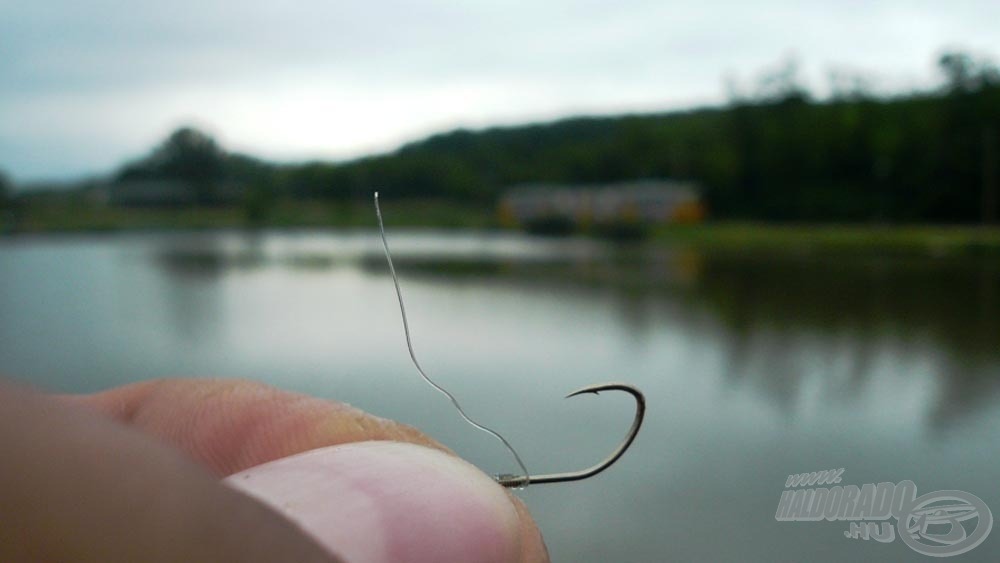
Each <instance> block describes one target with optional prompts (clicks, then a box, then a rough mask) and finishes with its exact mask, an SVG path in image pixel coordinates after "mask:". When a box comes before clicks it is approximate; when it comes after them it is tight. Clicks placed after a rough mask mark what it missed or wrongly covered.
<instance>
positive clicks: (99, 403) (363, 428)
mask: <svg viewBox="0 0 1000 563" xmlns="http://www.w3.org/2000/svg"><path fill="white" fill-rule="evenodd" d="M410 444H412V445H410ZM329 446H335V447H329ZM0 447H2V451H3V452H4V456H2V457H0V522H3V525H0V560H2V561H68V560H72V561H137V560H142V561H181V560H183V561H340V560H343V559H340V557H342V556H345V555H346V556H349V557H350V559H349V560H351V561H362V562H363V561H382V560H384V559H379V557H383V558H385V557H388V558H389V559H388V560H402V559H403V558H406V559H407V560H411V561H424V560H428V561H429V560H433V559H426V558H429V557H445V558H447V557H452V558H455V557H458V558H459V559H455V560H468V561H521V562H532V563H534V562H544V561H548V555H547V553H546V550H545V545H544V542H543V541H542V538H541V534H540V533H539V531H538V528H537V526H536V525H535V523H534V521H533V520H532V518H531V516H530V515H529V514H528V511H527V509H526V508H525V506H524V505H523V503H521V501H520V500H518V499H517V498H516V497H514V496H513V495H511V494H509V493H508V492H507V491H506V490H504V489H502V488H500V487H499V486H498V485H496V484H495V483H493V482H492V480H490V479H489V477H487V476H485V475H483V474H482V473H481V472H479V471H478V470H476V469H475V468H473V467H472V466H470V465H468V464H466V463H465V462H463V461H461V460H458V459H457V458H456V457H455V456H454V455H453V454H452V453H451V452H450V451H448V450H447V449H446V448H444V447H443V446H442V445H440V444H438V443H437V442H435V441H434V440H432V439H430V438H429V437H427V436H425V435H424V434H422V433H420V432H419V431H417V430H415V429H413V428H410V427H408V426H405V425H402V424H399V423H396V422H393V421H389V420H385V419H381V418H378V417H375V416H372V415H370V414H367V413H364V412H362V411H360V410H358V409H355V408H353V407H350V406H348V405H345V404H342V403H337V402H332V401H326V400H321V399H317V398H313V397H308V396H304V395H298V394H294V393H288V392H285V391H281V390H278V389H274V388H271V387H268V386H265V385H261V384H259V383H255V382H251V381H242V380H222V379H163V380H155V381H148V382H142V383H136V384H133V385H128V386H124V387H120V388H116V389H111V390H108V391H104V392H101V393H96V394H92V395H85V396H65V395H64V396H50V395H43V394H40V393H38V392H36V391H33V390H29V389H25V388H21V387H17V386H14V385H12V384H10V383H3V382H2V381H0ZM304 452H308V453H304ZM227 477H228V479H226V478H227ZM442 499H443V500H442ZM293 500H294V501H295V502H292V501H293ZM408 503H409V504H408ZM358 506H364V507H366V509H364V510H361V509H357V508H355V507H358ZM396 507H405V508H406V510H403V511H396V510H395V508H396ZM372 514H375V515H379V516H380V517H379V519H378V520H377V521H375V522H374V523H372V522H367V521H366V520H365V518H366V517H369V518H368V520H371V519H372V518H370V516H371V515H372ZM452 516H456V518H455V521H450V520H451V518H452ZM352 526H353V528H352ZM365 526H368V527H367V528H366V527H365ZM372 526H378V528H373V527H372ZM462 526H465V527H464V528H463V527H462ZM353 529H356V530H359V531H358V532H357V533H351V530H353ZM372 530H375V531H376V532H378V533H370V532H371V531H372ZM456 530H457V531H456ZM451 534H455V535H457V536H460V537H451ZM442 546H443V547H442ZM435 549H437V551H436V552H435V551H434V550H435ZM435 553H436V554H437V555H435ZM338 554H339V555H338ZM442 554H444V555H442ZM456 554H457V555H456ZM422 558H425V559H422Z"/></svg>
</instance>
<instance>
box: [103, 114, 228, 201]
mask: <svg viewBox="0 0 1000 563" xmlns="http://www.w3.org/2000/svg"><path fill="white" fill-rule="evenodd" d="M225 163H226V153H225V151H223V150H222V148H220V147H219V145H218V144H217V143H216V142H215V139H213V138H212V137H210V136H209V135H207V134H205V133H203V132H201V131H198V130H197V129H194V128H191V127H182V128H181V129H178V130H176V131H174V132H173V133H172V134H171V135H170V136H169V137H167V139H166V140H165V141H164V142H163V143H162V144H160V146H159V147H157V148H156V149H155V150H154V151H153V152H152V154H150V155H149V156H147V157H146V158H144V159H141V160H139V161H137V162H133V163H131V164H128V165H127V166H125V168H124V169H122V171H121V172H120V173H119V174H118V179H119V180H120V181H122V180H150V179H158V180H178V181H181V182H184V183H186V184H187V185H188V186H189V187H190V188H191V189H192V190H194V194H195V198H196V200H197V201H198V203H202V204H205V203H214V202H215V199H216V196H217V190H218V185H219V183H220V182H221V180H222V179H223V175H224V172H225Z"/></svg>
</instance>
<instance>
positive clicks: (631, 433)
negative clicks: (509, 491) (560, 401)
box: [497, 383, 646, 487]
mask: <svg viewBox="0 0 1000 563" xmlns="http://www.w3.org/2000/svg"><path fill="white" fill-rule="evenodd" d="M601 391H624V392H626V393H628V394H629V395H632V398H633V399H635V417H634V418H633V419H632V427H631V428H629V430H628V434H626V435H625V439H624V440H622V442H621V444H619V445H618V447H617V448H615V451H613V452H611V455H609V456H608V457H607V458H605V459H604V461H601V462H600V463H598V464H597V465H594V466H592V467H589V468H587V469H583V470H580V471H569V472H566V473H549V474H547V475H528V476H527V477H526V476H523V475H500V476H498V477H497V482H498V483H500V484H501V485H502V486H504V487H525V486H528V485H537V484H541V483H565V482H568V481H579V480H581V479H586V478H588V477H593V476H594V475H597V474H598V473H600V472H601V471H604V470H605V469H607V468H608V467H611V465H612V464H614V463H615V462H616V461H618V458H620V457H621V456H622V454H624V453H625V450H627V449H628V448H629V446H631V445H632V441H633V440H635V437H636V435H637V434H638V433H639V428H640V427H641V426H642V419H643V417H644V416H645V415H646V397H645V396H644V395H643V394H642V391H640V390H639V389H637V388H635V387H633V386H631V385H629V384H627V383H598V384H596V385H588V386H587V387H584V388H582V389H577V390H576V391H573V392H572V393H570V394H569V395H566V398H567V399H568V398H570V397H575V396H577V395H581V394H583V393H593V394H595V395H596V394H598V393H600V392H601Z"/></svg>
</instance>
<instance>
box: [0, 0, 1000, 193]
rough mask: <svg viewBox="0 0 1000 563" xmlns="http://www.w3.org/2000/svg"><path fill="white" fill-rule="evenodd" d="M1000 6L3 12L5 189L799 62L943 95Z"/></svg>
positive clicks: (388, 3) (658, 100)
mask: <svg viewBox="0 0 1000 563" xmlns="http://www.w3.org/2000/svg"><path fill="white" fill-rule="evenodd" d="M998 21H1000V2H998V1H997V0H964V1H963V0H952V1H948V2H945V1H940V0H933V1H923V0H906V1H904V0H900V1H896V0H885V1H873V2H862V1H857V0H840V1H832V2H806V1H795V0H760V1H757V2H737V1H733V2H721V1H712V0H699V1H695V2H690V1H688V2H669V1H647V0H616V1H609V0H577V1H573V0H533V1H499V0H468V1H466V2H464V3H460V2H456V1H448V2H445V1H439V0H419V1H411V2H406V1H401V0H367V1H360V0H359V1H354V0H350V1H347V0H341V1H336V0H304V1H298V2H296V1H293V0H283V1H282V0H244V1H240V2H236V1H232V2H221V1H214V0H171V1H169V2H166V1H161V2H155V3H154V2H146V1H144V0H116V1H112V0H31V1H23V0H0V170H5V171H7V173H8V174H10V175H11V176H13V177H14V179H15V180H18V181H36V180H43V179H67V178H73V177H79V176H81V175H86V174H95V173H106V172H109V171H111V170H113V169H114V168H115V167H117V166H118V165H119V164H121V163H122V161H123V160H124V159H127V158H132V157H136V156H140V155H142V154H144V153H145V152H147V151H148V150H149V149H150V148H151V147H152V146H153V145H154V144H155V143H157V142H158V141H159V140H161V139H162V138H164V137H165V136H166V135H167V134H168V133H169V132H170V131H171V130H172V129H173V128H175V127H177V126H179V125H182V124H193V125H196V126H199V127H202V128H204V129H205V130H207V131H208V132H210V133H211V134H213V135H215V136H216V137H217V138H218V139H219V140H220V141H221V142H222V143H223V145H224V146H226V147H227V148H230V149H234V150H240V151H247V152H251V153H253V154H257V155H260V156H263V157H266V158H272V159H278V160H302V159H307V158H326V159H343V158H350V157H354V156H359V155H363V154H368V153H371V152H377V151H385V150H391V149H392V148H395V147H396V146H398V145H399V144H400V143H403V142H406V141H409V140H415V139H417V138H420V137H421V136H424V135H427V134H429V133H433V132H437V131H442V130H447V129H451V128H455V127H459V126H464V127H483V126H487V125H493V124H513V123H520V122H525V121H535V120H543V119H544V120H548V119H552V118H557V117H561V116H567V115H574V114H583V113H586V114H592V113H601V114H605V113H616V112H623V111H657V110H664V109H675V108H685V107H692V106H696V105H704V104H713V103H721V102H723V101H724V100H725V99H726V84H727V81H728V82H729V83H735V84H738V85H742V86H741V87H742V88H744V89H747V90H751V89H752V85H753V83H754V80H755V77H757V76H759V75H760V74H761V73H762V72H764V71H765V70H766V69H767V68H773V67H775V66H776V65H778V64H780V63H781V61H782V60H786V59H788V58H789V57H792V58H794V59H796V60H797V61H798V62H799V66H800V68H801V70H802V76H803V79H804V81H805V82H806V84H807V85H808V86H810V87H811V88H812V89H813V90H814V91H816V92H819V93H823V92H825V91H826V89H827V88H828V84H829V82H828V79H827V77H828V74H829V73H830V71H832V70H840V71H848V72H851V73H858V74H862V75H866V76H869V77H872V78H873V79H874V80H873V83H874V85H875V86H876V88H878V89H881V90H883V91H894V90H899V89H911V88H926V87H930V86H932V85H934V84H935V83H936V81H937V80H938V78H937V74H936V67H935V65H934V61H935V59H936V57H937V56H938V55H939V54H940V52H941V50H942V49H945V48H954V47H957V48H961V49H965V50H968V51H971V52H974V53H978V54H981V55H988V56H996V55H1000V32H998V29H1000V28H998V25H1000V24H998Z"/></svg>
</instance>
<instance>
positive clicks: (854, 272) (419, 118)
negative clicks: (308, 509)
mask: <svg viewBox="0 0 1000 563" xmlns="http://www.w3.org/2000/svg"><path fill="white" fill-rule="evenodd" d="M3 14H4V16H3V18H0V76H2V77H3V78H2V79H0V171H2V173H0V233H2V234H0V372H2V373H4V374H5V375H7V376H10V377H14V378H17V379H21V380H23V381H27V382H31V383H33V384H36V385H38V386H41V387H44V388H48V389H51V390H55V391H61V392H89V391H95V390H98V389H103V388H107V387H110V386H113V385H119V384H124V383H128V382H131V381H136V380H140V379H146V378H153V377H163V376H175V375H180V376H190V377H198V376H235V377H248V378H253V379H257V380H260V381H264V382H267V383H270V384H273V385H276V386H279V387H282V388H285V389H290V390H296V391H302V392H306V393H311V394H314V395H317V396H321V397H327V398H330V399H336V400H340V401H345V402H348V403H351V404H354V405H357V406H359V407H362V408H364V409H366V410H369V411H371V412H373V413H375V414H378V415H381V416H386V417H391V418H395V419H399V420H402V421H404V422H406V423H409V424H412V425H415V426H417V427H420V428H422V429H424V430H425V431H427V432H428V433H429V434H431V435H432V436H434V437H436V438H437V439H439V440H440V441H442V442H443V443H445V444H446V445H448V446H449V447H451V448H452V449H454V450H455V451H457V452H458V453H460V454H461V455H463V456H464V457H467V458H468V459H470V460H471V461H473V462H474V463H476V464H477V465H478V466H479V467H481V468H483V469H484V471H487V472H491V473H497V472H512V471H513V470H514V469H515V467H514V466H513V462H512V460H511V459H509V458H508V456H507V455H506V453H505V451H504V450H503V448H502V446H499V445H498V444H497V443H496V442H494V441H492V440H490V439H489V438H488V437H486V436H485V435H483V434H481V433H478V432H477V431H476V430H474V429H472V428H471V427H468V426H467V425H465V424H464V423H463V422H462V421H461V419H460V418H459V416H458V414H457V413H455V412H453V411H452V409H451V408H450V407H449V405H448V404H447V401H446V400H445V399H443V398H442V397H441V396H439V395H438V394H437V393H436V392H434V391H433V390H432V389H430V388H429V387H427V386H426V385H424V384H423V383H422V382H421V381H420V379H419V376H418V375H417V374H416V373H415V372H414V371H413V369H412V366H411V365H410V363H409V359H408V356H407V353H406V348H405V342H404V340H403V334H402V328H401V326H400V323H399V317H398V309H397V304H396V301H395V296H394V294H393V290H392V283H391V280H390V279H389V278H388V275H387V268H386V265H385V262H384V257H383V256H382V254H381V249H380V247H379V243H378V240H377V233H376V231H375V230H374V229H375V225H376V223H375V213H374V208H373V205H372V194H373V192H374V191H376V190H378V191H379V192H381V194H382V195H381V197H382V202H383V211H384V213H385V217H386V223H387V227H388V236H389V240H390V244H391V245H392V246H393V250H394V253H395V256H396V260H397V267H398V269H399V270H400V275H401V283H402V285H403V291H404V295H405V297H406V300H407V307H408V309H409V310H410V318H411V323H412V324H411V326H412V329H413V332H414V340H415V345H416V349H417V354H418V355H419V356H420V357H421V361H422V363H423V365H424V367H425V368H427V370H428V371H429V372H430V373H431V375H432V376H434V377H435V378H436V379H437V380H438V381H439V382H440V383H442V384H443V385H444V386H445V387H447V388H449V389H450V390H452V391H453V392H454V393H455V395H456V396H457V397H458V398H459V400H460V401H462V403H463V405H464V406H465V407H466V409H467V411H468V412H469V413H470V414H472V416H473V417H474V418H477V419H478V420H480V421H482V422H484V423H485V424H487V425H489V426H491V427H493V428H496V429H497V430H499V431H500V432H502V433H503V434H504V435H505V436H506V437H507V438H508V439H509V440H510V441H511V442H512V443H513V444H514V446H515V447H517V448H518V450H519V452H520V454H521V455H522V457H523V458H524V459H525V461H526V463H527V465H528V468H529V469H530V470H531V471H533V472H539V473H544V472H551V471H564V470H570V469H574V468H577V467H583V466H586V465H589V464H591V463H593V462H594V461H596V460H597V459H600V458H601V457H603V456H604V455H605V454H606V452H607V451H608V450H610V449H611V448H612V447H614V445H615V444H617V442H618V440H619V439H620V438H621V436H622V435H623V434H624V432H625V430H626V429H627V427H628V424H629V421H630V419H631V413H632V405H631V402H630V400H629V399H628V398H627V397H625V396H621V397H619V396H616V394H603V395H601V396H600V397H590V396H586V397H579V398H574V399H572V400H569V401H564V400H563V399H561V397H562V396H564V395H565V394H566V393H567V392H568V391H571V390H573V389H575V388H577V387H580V386H583V385H586V384H590V383H596V382H602V381H608V380H624V381H628V382H631V383H634V384H635V385H637V386H639V387H640V388H642V389H643V390H644V391H645V392H646V394H647V398H648V401H649V414H648V418H647V424H646V426H645V427H644V429H643V431H642V433H641V434H640V435H639V438H638V440H637V441H636V443H635V445H634V446H633V448H632V449H631V450H630V451H629V452H628V453H627V454H626V455H625V456H624V457H623V458H622V460H621V461H620V462H619V463H618V464H617V465H616V466H615V467H614V468H613V469H611V470H609V471H608V472H607V473H605V474H602V475H601V476H599V477H596V478H593V479H591V480H587V481H583V482H580V483H576V484H569V485H560V486H549V487H545V486H539V487H534V488H529V489H527V490H525V491H523V492H520V493H518V494H519V495H521V496H522V497H523V498H524V499H525V500H526V502H527V503H528V504H529V506H530V507H531V509H532V511H533V513H534V514H535V515H536V517H537V519H538V520H539V523H540V525H541V527H542V529H543V531H544V533H545V536H546V538H547V542H548V545H549V547H550V550H551V552H552V555H553V558H554V560H555V561H581V562H586V561H595V562H596V561H663V560H716V561H730V560H747V561H775V560H810V561H841V560H845V559H849V558H850V559H854V558H857V559H879V560H884V561H897V560H898V561H904V560H912V558H913V556H914V555H913V552H912V551H911V550H910V549H909V548H908V547H906V546H905V545H904V544H903V543H902V542H901V541H895V542H893V543H890V544H881V543H877V542H872V541H867V542H866V541H862V540H852V539H847V538H845V537H844V531H846V530H847V525H846V523H843V522H841V523H831V522H807V523H791V522H776V521H775V518H774V514H775V510H776V508H777V504H778V500H779V497H780V494H781V492H782V490H783V488H784V483H785V479H786V478H787V476H788V475H789V474H792V473H799V472H811V471H818V470H824V469H831V468H840V467H843V468H845V469H846V471H845V474H844V483H848V484H858V485H861V484H864V483H877V482H881V481H893V482H898V481H901V480H904V479H909V480H913V481H914V482H915V483H916V484H917V486H918V493H919V494H923V493H926V492H931V491H935V490H943V489H960V490H965V491H968V492H971V493H973V494H975V495H977V496H979V497H980V498H982V499H983V500H984V501H985V502H986V503H987V505H988V506H990V507H991V508H992V509H993V510H994V512H997V513H998V514H1000V512H998V511H1000V491H998V489H997V487H996V483H997V478H998V477H1000V451H998V450H997V447H996V445H997V444H998V443H1000V320H998V318H997V317H998V316H1000V226H998V224H997V221H998V219H1000V217H998V216H1000V170H998V167H1000V71H998V67H997V64H996V61H995V58H994V57H995V56H996V55H997V54H998V53H1000V34H997V33H996V25H995V22H996V21H997V20H998V18H1000V5H998V4H997V3H996V2H988V1H985V0H982V1H976V0H969V1H959V2H950V3H940V2H901V1H892V0H883V1H873V2H854V1H842V2H792V1H788V0H768V1H765V2H757V3H744V4H737V5H733V3H725V2H712V1H705V2H699V3H697V4H694V5H691V4H689V5H672V4H671V3H664V2H646V1H642V0H625V1H620V2H613V3H609V2H593V1H575V2H571V1H564V0H546V1H535V2H502V3H501V2H489V1H487V2H476V3H469V4H467V5H464V6H459V5H456V4H454V3H450V2H435V1H430V2H420V3H412V2H398V1H375V2H364V3H362V2H342V3H337V4H332V3H329V2H318V1H304V2H299V3H295V4H289V3H278V2H266V1H254V2H243V3H240V4H233V3H231V2H205V1H199V2H193V1H191V0H179V1H176V2H172V3H156V4H153V3H145V2H132V3H127V4H122V3H120V2H111V1H100V0H96V1H88V2H64V1H60V0H47V1H44V2H32V3H11V2H8V3H5V4H3ZM998 542H1000V540H997V539H996V537H995V536H994V537H990V538H988V539H987V540H986V542H985V543H983V544H982V545H981V546H979V547H978V548H976V549H974V550H972V551H971V552H969V553H967V554H965V555H963V556H962V558H965V559H968V560H981V561H995V560H997V559H998V556H1000V543H998Z"/></svg>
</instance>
